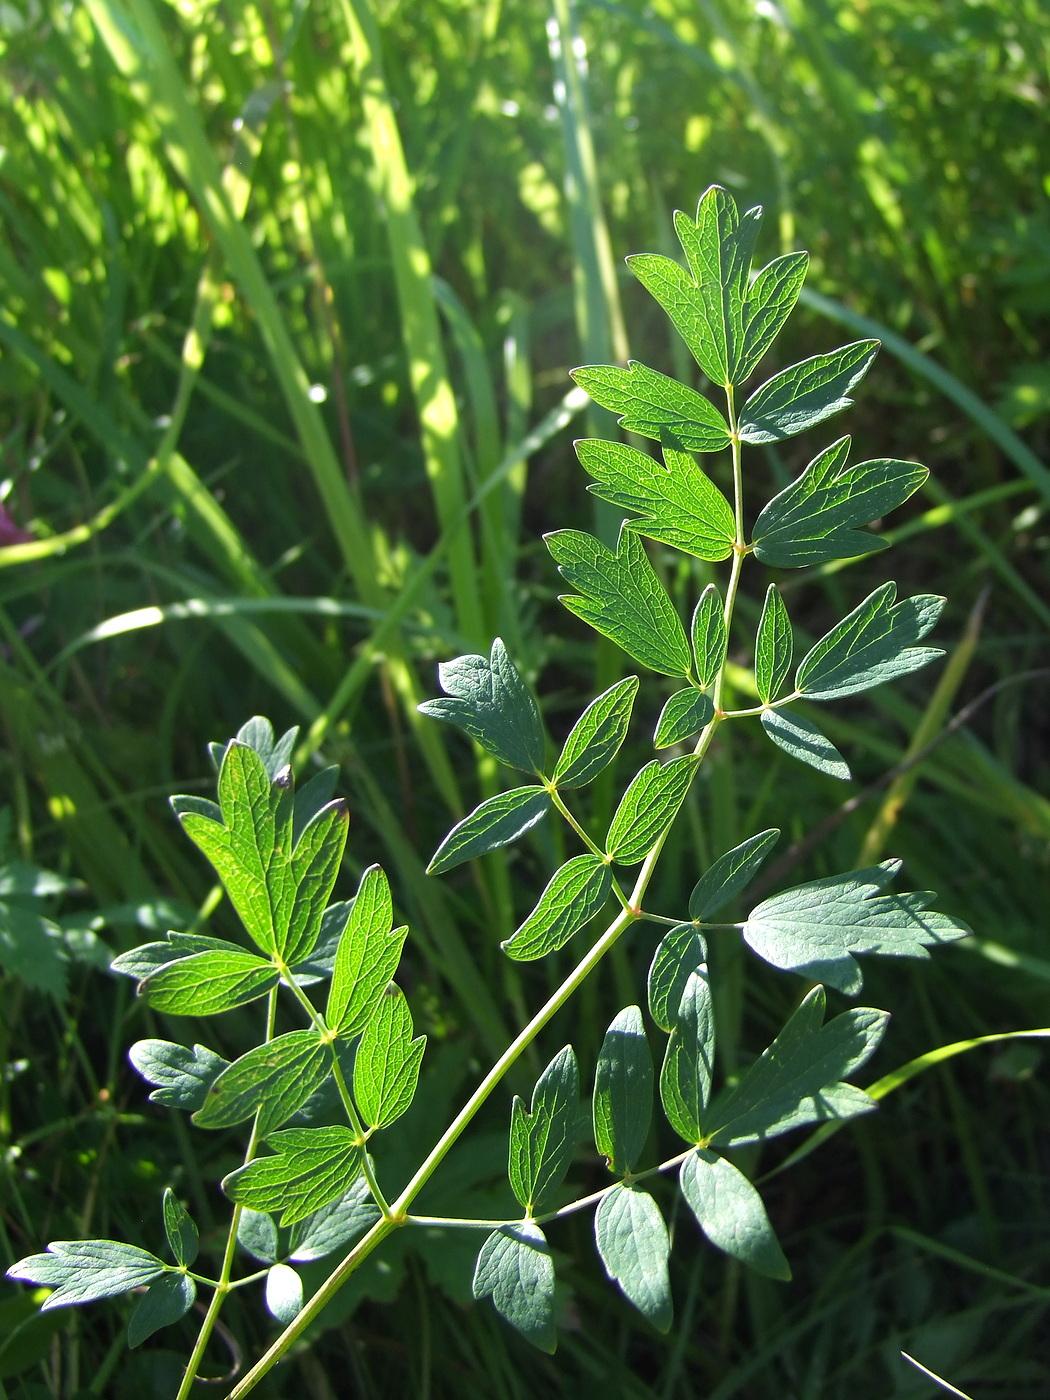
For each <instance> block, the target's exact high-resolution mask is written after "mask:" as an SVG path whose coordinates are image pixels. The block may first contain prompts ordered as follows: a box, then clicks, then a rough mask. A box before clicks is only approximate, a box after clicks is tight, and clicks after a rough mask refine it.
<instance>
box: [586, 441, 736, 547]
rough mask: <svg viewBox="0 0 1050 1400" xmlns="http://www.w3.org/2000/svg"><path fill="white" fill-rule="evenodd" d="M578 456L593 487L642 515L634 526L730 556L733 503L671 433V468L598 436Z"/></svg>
mask: <svg viewBox="0 0 1050 1400" xmlns="http://www.w3.org/2000/svg"><path fill="white" fill-rule="evenodd" d="M576 455H577V457H579V459H580V462H581V463H582V465H583V467H584V469H585V470H586V471H588V472H589V473H590V474H591V476H593V477H594V479H595V484H594V485H593V486H588V488H587V490H588V491H590V492H591V493H592V494H593V495H595V496H598V497H600V499H601V500H603V501H609V502H610V503H611V504H612V505H615V506H622V507H623V508H624V509H625V510H631V511H634V512H635V514H637V515H640V516H641V517H642V519H641V520H632V521H629V522H628V525H627V528H628V529H629V530H636V531H637V532H638V534H640V535H645V536H647V538H649V539H651V540H659V541H661V543H663V544H669V545H671V546H672V547H673V548H674V549H680V550H683V551H684V552H685V553H686V554H692V555H694V556H695V557H696V558H697V559H708V560H718V559H728V557H729V555H730V554H731V553H732V552H733V541H734V539H735V538H736V525H735V522H734V520H733V511H732V509H731V507H730V505H729V502H728V501H727V500H726V498H725V497H724V496H723V495H722V493H721V491H719V489H718V487H717V486H715V485H714V483H713V482H712V481H711V480H710V478H708V477H707V476H705V475H704V473H703V472H702V471H701V470H700V468H699V467H698V466H697V464H696V462H695V461H694V460H693V458H692V457H691V456H690V455H689V453H688V452H684V451H682V450H681V448H680V447H679V446H678V444H676V443H675V442H674V440H673V439H672V438H670V437H669V436H668V435H667V434H665V435H664V438H663V455H664V462H665V464H666V465H665V466H661V465H660V463H659V462H657V461H656V460H655V459H654V458H652V457H650V456H648V454H647V453H645V452H639V451H638V449H637V448H636V447H628V446H627V445H626V444H625V443H622V442H603V441H601V440H598V439H593V438H590V439H584V440H583V441H581V442H577V443H576Z"/></svg>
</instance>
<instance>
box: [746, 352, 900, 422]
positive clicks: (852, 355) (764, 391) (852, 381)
mask: <svg viewBox="0 0 1050 1400" xmlns="http://www.w3.org/2000/svg"><path fill="white" fill-rule="evenodd" d="M878 350H879V342H878V341H877V340H857V341H854V342H853V344H851V345H843V346H842V347H841V348H840V349H838V350H830V351H826V352H825V353H823V354H820V355H812V356H811V357H810V358H809V359H808V360H802V361H801V362H800V363H799V364H797V365H790V366H789V367H788V368H787V369H784V370H781V371H780V373H779V374H775V375H774V376H773V378H772V379H767V380H766V382H765V384H763V385H762V386H761V388H759V389H756V390H755V392H754V393H753V394H752V395H751V397H750V398H749V399H748V400H747V402H746V403H745V404H744V406H743V408H742V409H741V410H740V438H741V441H743V442H752V443H763V442H780V441H781V439H782V438H787V437H794V435H795V434H796V433H801V432H804V431H805V430H806V429H807V428H812V427H814V426H815V425H816V424H817V423H822V422H823V421H824V419H825V418H830V417H831V415H832V414H833V413H839V412H841V410H842V409H844V408H849V406H850V404H851V403H852V402H853V400H852V399H851V398H850V397H849V395H850V393H851V392H852V390H853V389H854V388H855V387H856V386H857V385H858V384H859V383H860V381H861V380H862V379H863V378H864V376H865V374H867V372H868V370H869V369H870V367H871V362H872V360H874V358H875V356H876V355H877V354H878Z"/></svg>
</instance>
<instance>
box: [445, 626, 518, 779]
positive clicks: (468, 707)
mask: <svg viewBox="0 0 1050 1400" xmlns="http://www.w3.org/2000/svg"><path fill="white" fill-rule="evenodd" d="M438 679H439V680H440V682H441V688H442V690H444V691H445V693H446V696H447V698H444V699H437V700H425V701H424V702H423V704H422V705H420V706H419V707H418V708H419V710H420V713H421V714H424V715H431V716H432V717H433V718H434V719H443V720H446V721H447V722H448V723H449V724H455V725H458V726H459V728H460V729H462V730H464V731H465V732H466V733H467V734H469V735H470V737H471V738H472V739H476V740H477V742H478V743H479V744H480V745H481V747H482V748H483V749H486V750H487V751H488V752H489V753H491V754H494V755H495V757H496V758H498V759H499V760H500V762H501V763H505V764H506V765H507V766H508V767H509V768H520V769H521V770H522V771H523V772H525V773H541V772H542V771H543V755H544V738H543V721H542V720H541V719H540V712H539V709H538V707H537V705H536V701H535V699H534V698H533V695H532V692H531V691H530V690H529V688H528V686H527V685H526V684H525V682H524V681H523V680H522V678H521V674H520V673H519V671H518V669H517V667H516V666H515V665H514V662H513V661H511V659H510V657H509V656H508V655H507V649H506V647H505V646H504V645H503V643H502V641H501V640H500V639H499V637H497V638H496V640H495V641H494V642H493V643H492V649H491V652H490V654H489V656H488V657H484V656H460V657H457V658H456V660H455V661H446V662H444V663H443V664H442V665H441V666H439V667H438Z"/></svg>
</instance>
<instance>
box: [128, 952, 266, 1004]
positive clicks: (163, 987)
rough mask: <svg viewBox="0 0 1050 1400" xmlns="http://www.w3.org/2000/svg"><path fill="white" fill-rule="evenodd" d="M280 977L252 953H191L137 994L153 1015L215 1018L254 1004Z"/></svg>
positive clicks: (170, 966)
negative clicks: (147, 1001) (151, 1010)
mask: <svg viewBox="0 0 1050 1400" xmlns="http://www.w3.org/2000/svg"><path fill="white" fill-rule="evenodd" d="M279 978H280V974H279V973H278V971H277V969H276V968H275V967H274V965H273V964H272V963H268V962H264V961H263V959H262V958H258V957H256V956H255V954H254V953H242V952H233V953H226V952H221V951H218V950H215V951H211V952H207V953H194V954H193V956H192V957H188V958H183V959H181V960H180V961H179V962H176V963H169V964H168V965H167V966H166V967H162V968H161V969H160V971H159V972H155V973H154V974H153V975H152V976H151V977H148V978H147V979H146V980H145V981H144V982H143V983H142V985H141V987H140V989H139V990H140V991H141V992H142V993H143V995H145V996H146V997H147V998H148V1000H149V1003H150V1005H151V1006H152V1007H153V1008H154V1010H156V1011H166V1012H168V1013H169V1014H170V1015H172V1016H215V1015H217V1014H218V1013H219V1012H220V1011H231V1010H232V1009H233V1008H234V1007H235V1006H244V1005H246V1004H247V1003H248V1002H250V1001H255V1000H257V998H259V997H261V996H265V994H266V993H267V992H268V991H270V990H271V989H272V988H274V987H276V985H277V983H278V980H279Z"/></svg>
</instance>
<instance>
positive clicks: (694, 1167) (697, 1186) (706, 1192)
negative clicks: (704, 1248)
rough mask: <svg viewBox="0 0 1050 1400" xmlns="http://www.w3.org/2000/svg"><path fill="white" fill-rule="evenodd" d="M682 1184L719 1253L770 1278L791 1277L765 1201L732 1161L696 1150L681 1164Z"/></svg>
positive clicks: (707, 1234) (698, 1218)
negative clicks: (719, 1250) (723, 1252)
mask: <svg viewBox="0 0 1050 1400" xmlns="http://www.w3.org/2000/svg"><path fill="white" fill-rule="evenodd" d="M678 1180H679V1183H680V1185H681V1188H682V1195H683V1196H684V1197H685V1199H686V1203H687V1204H688V1206H689V1208H690V1210H691V1211H692V1212H693V1214H694V1215H695V1216H696V1220H697V1224H698V1225H699V1226H700V1228H701V1230H703V1232H704V1234H705V1235H706V1236H707V1238H708V1239H709V1240H710V1241H711V1243H712V1244H713V1245H714V1246H715V1248H716V1249H721V1250H724V1251H725V1253H726V1254H730V1255H732V1257H733V1258H734V1259H739V1260H740V1262H741V1263H742V1264H747V1265H748V1267H749V1268H752V1269H754V1270H756V1271H757V1272H758V1273H760V1274H765V1275H766V1276H767V1277H768V1278H777V1279H782V1280H784V1281H786V1280H788V1279H789V1278H790V1277H791V1268H790V1265H789V1264H788V1261H787V1260H786V1259H785V1258H784V1254H783V1251H782V1250H781V1248H780V1245H779V1243H778V1242H777V1237H776V1235H775V1234H774V1233H773V1227H772V1225H770V1223H769V1216H768V1215H766V1208H765V1206H764V1205H763V1204H762V1197H761V1196H760V1195H759V1194H758V1192H757V1191H756V1190H755V1188H754V1187H753V1186H752V1185H751V1183H750V1181H748V1179H747V1177H746V1176H745V1175H744V1174H743V1172H741V1171H740V1170H738V1168H736V1167H734V1166H733V1164H732V1162H727V1161H726V1159H725V1158H724V1157H718V1156H716V1154H715V1153H714V1152H707V1151H705V1150H704V1149H703V1148H697V1150H696V1151H695V1152H690V1154H689V1156H688V1157H687V1158H686V1159H685V1161H684V1162H683V1163H682V1169H681V1172H680V1174H679V1178H678Z"/></svg>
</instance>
